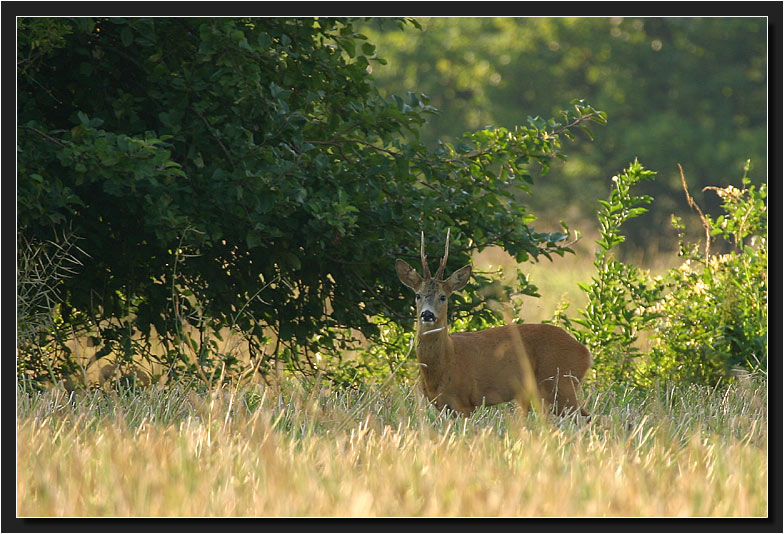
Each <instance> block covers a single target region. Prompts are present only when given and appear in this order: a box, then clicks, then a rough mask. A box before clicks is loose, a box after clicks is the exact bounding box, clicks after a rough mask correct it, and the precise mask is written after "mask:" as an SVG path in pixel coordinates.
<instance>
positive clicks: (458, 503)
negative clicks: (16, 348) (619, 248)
mask: <svg viewBox="0 0 784 534" xmlns="http://www.w3.org/2000/svg"><path fill="white" fill-rule="evenodd" d="M588 406H589V408H590V409H591V411H592V412H593V413H595V414H599V416H598V417H596V418H595V419H594V421H593V422H592V423H590V424H588V425H581V424H578V423H577V422H575V421H572V420H552V419H550V418H549V417H545V416H542V415H537V414H533V415H531V416H529V417H527V418H522V417H521V416H520V414H519V412H518V411H517V410H516V409H515V408H514V406H512V405H504V406H501V407H493V408H487V409H480V410H478V411H477V412H476V413H474V414H473V415H472V417H471V418H468V419H466V418H458V417H452V416H450V415H448V414H445V413H438V412H437V411H436V410H435V409H434V408H433V407H432V406H429V405H426V404H425V403H424V402H423V400H422V397H421V396H420V395H418V394H417V393H415V392H413V391H411V390H408V389H405V388H395V387H393V388H392V389H387V390H368V391H365V392H362V393H360V392H352V393H342V392H330V391H328V390H325V389H321V390H312V391H309V392H308V391H306V390H304V389H303V388H302V387H301V386H299V385H296V384H294V383H293V382H286V383H284V384H283V387H282V389H281V390H279V391H273V390H271V389H266V390H263V389H258V388H257V389H249V388H242V389H239V390H238V389H231V388H226V389H222V390H219V391H214V392H209V393H201V394H197V393H194V392H193V391H187V390H184V389H176V388H175V389H172V390H169V391H167V392H162V391H157V390H155V389H148V390H139V391H132V392H123V391H121V392H110V393H109V394H106V393H102V392H94V393H89V394H82V395H79V394H68V393H65V392H62V391H51V392H46V393H36V394H28V393H24V392H19V393H18V413H17V465H18V478H17V513H18V515H20V516H287V517H288V516H352V517H353V516H362V517H367V516H528V517H530V516H565V517H575V516H764V515H766V514H767V506H768V500H767V392H766V384H765V383H764V382H763V383H757V382H756V381H751V382H749V383H748V384H745V385H738V386H731V387H724V388H719V389H715V390H710V389H704V388H694V387H692V388H669V389H665V388H662V389H660V390H658V391H656V392H655V393H653V394H650V393H649V394H645V395H643V394H641V392H636V391H626V392H622V393H611V392H604V393H596V392H588Z"/></svg>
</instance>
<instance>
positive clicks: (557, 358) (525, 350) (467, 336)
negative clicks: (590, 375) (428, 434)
mask: <svg viewBox="0 0 784 534" xmlns="http://www.w3.org/2000/svg"><path fill="white" fill-rule="evenodd" d="M396 268H397V272H398V276H399V277H400V280H401V281H402V282H403V284H405V285H407V286H408V287H411V288H412V289H414V291H415V292H416V293H417V294H418V295H419V296H420V297H419V298H418V299H417V324H418V333H417V359H418V360H419V362H420V363H421V364H423V365H422V367H421V369H422V386H423V390H424V393H425V395H426V396H427V398H428V399H430V400H431V401H433V402H434V403H435V404H436V406H437V407H438V408H441V407H443V406H445V405H446V406H448V407H449V408H451V409H452V410H455V411H458V412H461V413H463V414H465V415H468V414H470V413H471V412H472V411H473V410H474V408H476V407H477V406H480V405H482V403H484V404H485V405H487V406H490V405H493V404H499V403H502V402H507V401H517V402H519V403H520V405H521V406H522V407H523V409H524V410H526V411H527V410H528V409H529V407H530V406H531V405H532V404H533V405H534V406H537V407H538V406H541V405H542V404H544V405H546V406H548V407H550V408H552V409H554V410H555V412H556V413H559V414H564V413H568V412H572V411H579V412H580V414H581V415H584V416H588V413H587V412H586V411H585V410H584V409H583V408H582V407H581V406H580V403H579V398H578V396H579V389H580V381H581V380H582V379H583V377H584V376H585V373H586V372H587V371H588V368H589V367H590V366H591V361H592V359H591V353H590V352H589V351H588V349H587V348H586V347H585V346H584V345H582V344H581V343H579V342H578V341H577V340H575V339H574V338H573V337H572V336H571V335H569V334H568V333H567V332H566V331H564V330H562V329H561V328H558V327H557V326H553V325H549V324H515V325H507V326H501V327H498V328H490V329H487V330H481V331H479V332H455V333H453V334H449V333H448V328H447V322H446V317H447V302H448V299H449V295H450V294H451V293H452V292H453V291H457V290H460V289H462V288H463V287H464V286H465V284H466V282H467V281H468V277H469V276H470V273H471V268H470V266H465V267H463V268H462V269H459V270H457V271H455V272H454V273H452V276H450V277H449V278H448V279H447V280H438V279H433V278H430V279H423V278H422V277H420V276H419V274H418V273H417V272H416V271H415V270H414V269H413V268H412V267H411V266H410V265H408V264H407V263H406V262H404V261H402V260H397V264H396ZM426 273H427V271H426ZM427 274H429V273H427ZM442 297H446V298H445V299H444V300H441V298H442ZM423 309H427V310H430V311H432V312H433V314H434V315H435V321H434V322H433V323H424V322H422V321H420V320H419V318H420V314H421V312H422V310H423ZM439 329H441V330H439Z"/></svg>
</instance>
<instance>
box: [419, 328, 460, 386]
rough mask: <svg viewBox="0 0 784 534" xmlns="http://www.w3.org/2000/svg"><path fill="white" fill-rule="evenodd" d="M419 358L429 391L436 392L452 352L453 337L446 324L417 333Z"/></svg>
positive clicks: (420, 330)
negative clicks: (450, 335)
mask: <svg viewBox="0 0 784 534" xmlns="http://www.w3.org/2000/svg"><path fill="white" fill-rule="evenodd" d="M416 353H417V360H419V363H420V364H422V366H421V371H422V376H423V378H424V380H425V386H426V388H427V390H428V391H430V392H435V391H436V389H437V387H438V384H439V383H440V382H441V378H442V377H443V375H444V371H445V370H446V369H447V367H448V365H449V359H450V355H451V353H452V339H451V338H450V337H449V332H448V327H447V325H446V324H443V325H441V326H438V327H436V328H432V329H429V330H424V331H423V330H422V328H421V327H420V329H419V332H418V334H417V351H416Z"/></svg>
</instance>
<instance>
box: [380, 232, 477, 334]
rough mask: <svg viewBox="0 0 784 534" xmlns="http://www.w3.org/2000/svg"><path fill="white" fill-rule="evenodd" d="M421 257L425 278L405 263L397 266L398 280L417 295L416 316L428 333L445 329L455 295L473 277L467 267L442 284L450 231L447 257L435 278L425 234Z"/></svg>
mask: <svg viewBox="0 0 784 534" xmlns="http://www.w3.org/2000/svg"><path fill="white" fill-rule="evenodd" d="M420 254H421V256H422V274H423V276H419V273H417V272H416V270H415V269H414V268H413V267H411V266H410V265H409V264H408V263H406V262H405V261H403V260H397V261H396V262H395V269H396V270H397V276H398V278H400V281H401V282H403V285H406V286H408V287H410V288H411V289H413V290H414V292H415V293H416V313H417V318H418V321H419V325H420V328H424V329H427V330H430V329H435V328H442V327H445V326H446V317H447V301H448V299H449V296H450V295H451V294H452V292H454V291H459V290H461V289H463V288H464V287H465V285H466V283H467V282H468V278H469V277H470V276H471V266H470V265H466V266H465V267H462V268H460V269H458V270H457V271H455V272H453V273H452V275H451V276H450V277H449V278H447V279H446V280H443V275H444V268H445V267H446V259H447V257H448V256H449V230H447V233H446V247H445V248H444V257H443V259H442V260H441V263H440V264H439V265H438V270H437V271H436V275H435V277H431V276H430V269H429V268H428V266H427V256H426V255H425V233H424V232H422V244H421V247H420Z"/></svg>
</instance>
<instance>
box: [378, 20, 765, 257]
mask: <svg viewBox="0 0 784 534" xmlns="http://www.w3.org/2000/svg"><path fill="white" fill-rule="evenodd" d="M418 20H419V22H420V23H421V25H422V31H407V32H401V31H397V30H395V29H394V28H389V27H386V28H381V29H378V28H376V27H375V25H374V24H368V27H367V30H366V31H365V30H364V29H363V31H365V33H367V34H368V35H369V36H370V37H371V39H373V40H374V42H375V43H376V44H377V45H378V46H379V48H381V49H383V50H384V54H385V57H386V58H387V60H388V63H387V65H385V66H380V65H373V74H374V77H375V79H376V83H377V85H378V86H379V87H380V89H381V90H382V91H386V92H389V93H394V92H400V91H406V90H411V89H412V88H416V89H417V90H418V91H422V92H424V93H426V94H428V95H429V96H430V98H431V101H432V103H433V105H434V106H436V107H437V108H439V109H440V110H441V112H440V113H439V114H438V115H435V116H433V117H430V118H429V119H428V123H427V124H426V125H425V126H424V127H423V128H422V130H421V131H422V139H423V141H424V142H425V143H435V142H436V140H437V139H446V140H448V139H450V138H452V139H456V138H459V136H460V135H461V133H462V132H463V131H464V130H465V129H466V127H471V128H480V127H484V126H485V125H487V124H494V125H496V126H507V127H508V126H509V125H511V124H514V123H518V122H520V121H521V120H522V119H523V117H524V116H525V114H528V113H530V114H539V115H542V116H549V115H551V114H552V113H554V112H556V111H557V110H558V109H560V106H561V103H562V102H565V101H568V100H570V99H572V98H575V97H576V96H577V95H579V96H580V97H581V98H586V99H587V100H588V101H590V102H592V103H594V104H596V105H598V106H599V107H600V108H601V109H603V110H605V111H606V112H607V113H608V114H609V115H610V116H611V117H613V125H614V127H613V128H611V129H606V130H602V131H600V132H597V142H596V143H595V144H591V145H583V146H580V147H575V149H574V150H573V151H570V161H569V164H568V165H563V166H562V165H557V166H554V168H553V172H552V173H551V177H550V179H549V180H545V181H542V183H541V184H539V185H538V187H537V198H536V203H535V204H532V206H531V207H532V209H533V210H534V211H535V213H536V214H537V215H540V216H542V217H547V218H549V219H552V220H555V221H558V220H561V219H563V218H564V215H563V204H562V199H564V198H568V199H569V201H570V204H575V205H576V206H579V207H580V208H581V209H580V211H581V213H582V214H583V216H584V218H585V219H588V218H589V216H590V213H592V212H593V202H594V199H596V198H601V197H602V196H603V195H604V190H603V187H604V186H603V184H602V183H601V182H600V181H598V180H593V179H591V178H590V177H598V176H610V175H611V173H613V172H615V171H616V169H619V168H622V166H623V165H626V164H627V163H628V162H629V161H632V160H633V159H634V158H636V157H639V158H640V159H641V161H645V163H646V167H648V168H650V169H654V170H657V171H659V179H658V180H656V181H655V182H650V183H647V184H645V185H644V186H642V190H643V191H645V192H647V193H648V194H651V195H654V196H655V197H656V199H657V205H658V206H659V207H660V209H659V210H657V211H652V212H651V213H649V214H647V215H646V216H645V217H641V218H639V219H637V220H634V221H629V222H628V224H627V228H626V233H627V234H628V235H630V237H631V239H630V247H639V246H640V244H641V243H644V244H645V246H649V244H650V243H652V242H653V243H656V242H657V240H658V239H660V238H661V235H660V234H659V232H658V229H659V228H662V227H665V226H666V225H667V224H668V217H669V214H670V213H672V212H674V211H676V210H679V211H680V212H685V213H683V217H684V218H687V217H689V215H688V212H687V210H686V209H684V208H683V205H682V203H681V202H680V182H679V180H678V175H677V169H676V168H675V162H677V161H687V162H689V167H690V169H691V174H692V175H693V176H694V179H695V183H696V185H698V186H700V188H701V187H702V186H705V185H709V184H720V185H723V186H724V185H727V184H729V183H730V182H731V181H732V179H733V176H734V172H735V170H737V171H738V172H740V170H741V169H742V167H743V163H744V161H745V160H746V159H747V158H748V157H751V158H752V160H754V161H755V162H757V163H758V164H759V168H765V166H766V157H767V148H766V146H767V144H766V141H767V133H766V132H767V128H766V124H767V114H766V109H767V107H766V101H767V74H766V71H767V41H766V35H767V32H766V25H767V20H766V18H765V17H730V18H727V17H720V18H694V17H688V18H682V17H681V18H679V17H667V18H662V17H646V18H640V17H626V18H620V17H579V18H574V17H466V18H442V17H432V18H420V19H418ZM670 169H672V170H670ZM717 169H721V170H723V171H722V172H718V173H717ZM665 170H666V171H665ZM758 180H759V178H755V182H757V181H758ZM711 200H712V199H706V206H705V207H706V209H707V211H709V212H714V211H715V210H717V209H718V205H717V204H716V203H713V202H711ZM694 222H696V218H695V220H694Z"/></svg>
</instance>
